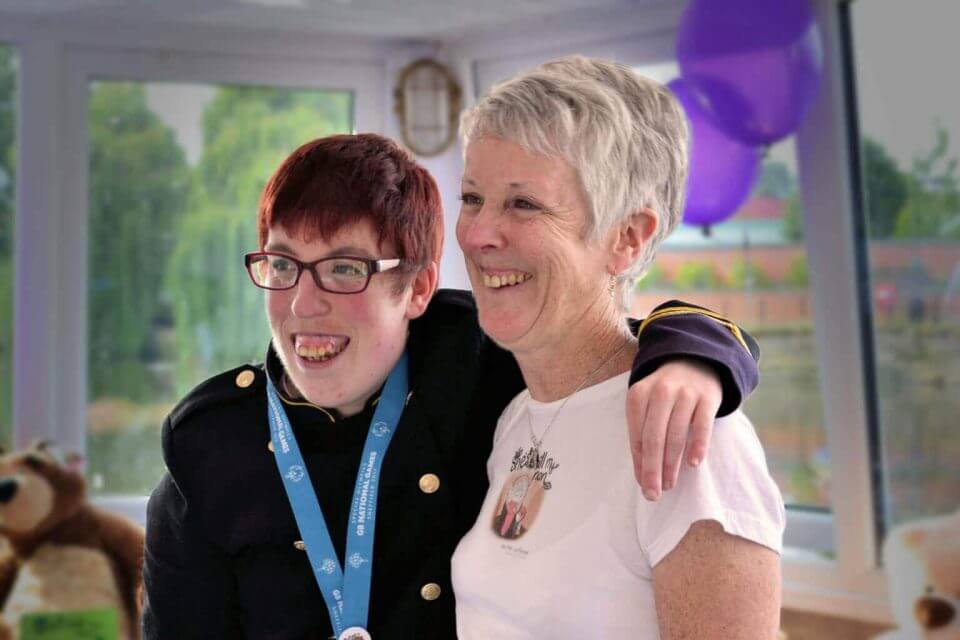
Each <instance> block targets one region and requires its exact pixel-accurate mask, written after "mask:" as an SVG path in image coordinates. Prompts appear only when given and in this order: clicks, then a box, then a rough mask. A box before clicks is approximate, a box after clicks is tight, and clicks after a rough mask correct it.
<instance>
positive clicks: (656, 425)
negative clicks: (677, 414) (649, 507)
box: [640, 385, 674, 500]
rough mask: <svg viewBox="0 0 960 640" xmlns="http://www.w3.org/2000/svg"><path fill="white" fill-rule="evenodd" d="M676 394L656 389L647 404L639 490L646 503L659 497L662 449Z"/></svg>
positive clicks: (667, 389)
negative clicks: (640, 488) (641, 488)
mask: <svg viewBox="0 0 960 640" xmlns="http://www.w3.org/2000/svg"><path fill="white" fill-rule="evenodd" d="M673 395H674V394H673V392H672V390H671V389H670V387H668V386H666V385H656V386H655V387H654V388H653V390H652V391H651V392H650V399H649V400H648V401H647V414H646V417H645V418H644V421H643V438H642V446H643V451H642V453H641V456H640V463H641V465H642V467H643V468H642V469H641V472H640V486H641V487H643V495H644V497H646V498H647V500H657V499H658V498H659V497H660V491H661V483H662V474H663V447H664V443H665V441H666V436H667V424H668V421H669V420H670V414H671V413H672V410H673Z"/></svg>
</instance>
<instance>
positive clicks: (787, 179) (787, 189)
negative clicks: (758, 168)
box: [754, 160, 797, 200]
mask: <svg viewBox="0 0 960 640" xmlns="http://www.w3.org/2000/svg"><path fill="white" fill-rule="evenodd" d="M796 192H797V179H796V177H795V176H794V175H793V173H792V172H791V171H790V168H789V167H788V166H787V165H785V164H784V163H782V162H779V161H777V160H767V161H766V162H764V163H763V172H762V173H761V174H760V180H759V182H757V186H756V188H755V189H754V194H755V195H758V196H766V197H768V198H776V199H777V200H785V199H787V198H789V197H790V196H792V195H794V194H795V193H796Z"/></svg>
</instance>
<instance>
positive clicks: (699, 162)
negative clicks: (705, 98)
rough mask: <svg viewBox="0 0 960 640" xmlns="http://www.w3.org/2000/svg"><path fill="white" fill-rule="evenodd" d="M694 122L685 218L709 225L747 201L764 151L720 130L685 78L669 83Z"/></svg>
mask: <svg viewBox="0 0 960 640" xmlns="http://www.w3.org/2000/svg"><path fill="white" fill-rule="evenodd" d="M667 88H668V89H670V90H671V91H672V92H673V94H674V95H675V96H676V97H677V99H678V100H679V101H680V104H681V105H682V106H683V110H684V111H685V112H686V114H687V121H688V122H689V123H690V163H689V167H690V169H689V174H688V177H687V200H686V205H685V206H684V209H683V221H684V222H685V223H686V224H689V225H698V226H705V227H707V226H709V225H711V224H715V223H717V222H720V221H721V220H724V219H726V218H729V217H730V216H732V215H733V214H734V213H736V211H737V209H739V208H740V206H741V205H742V204H743V203H744V202H746V200H747V198H748V197H750V192H751V191H752V190H753V183H754V182H755V181H756V179H757V174H758V172H759V168H760V154H759V153H758V150H757V149H756V148H754V147H748V146H746V145H743V144H741V143H740V142H738V141H737V140H734V139H733V138H731V137H730V136H728V135H726V134H725V133H724V132H722V131H720V130H719V129H717V128H716V127H714V126H713V124H712V123H711V122H710V120H709V119H708V118H707V117H706V115H705V114H704V113H703V110H702V109H701V108H700V104H699V95H698V94H695V93H694V92H693V91H692V90H691V88H690V86H689V84H688V83H687V82H686V81H685V80H684V79H682V78H676V79H675V80H671V81H670V82H669V83H668V84H667Z"/></svg>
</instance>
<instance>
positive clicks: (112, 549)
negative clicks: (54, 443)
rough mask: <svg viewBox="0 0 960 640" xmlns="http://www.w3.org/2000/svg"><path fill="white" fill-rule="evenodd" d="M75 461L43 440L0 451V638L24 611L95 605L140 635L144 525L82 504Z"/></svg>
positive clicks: (13, 632) (122, 629)
mask: <svg viewBox="0 0 960 640" xmlns="http://www.w3.org/2000/svg"><path fill="white" fill-rule="evenodd" d="M81 466H82V465H81V464H79V459H78V458H76V457H75V458H74V459H73V460H71V461H70V462H68V463H62V462H61V461H59V460H58V459H57V458H56V457H55V455H54V454H53V452H52V450H51V448H50V447H49V446H47V445H44V444H38V445H35V446H33V447H31V448H30V449H28V450H27V451H22V452H16V453H11V454H7V455H3V456H0V540H2V543H3V544H2V547H3V548H2V549H0V640H7V639H8V638H10V639H16V638H18V637H19V629H20V621H21V618H22V616H24V615H25V614H30V613H53V612H66V611H81V610H96V609H114V610H115V611H116V614H117V616H116V618H117V621H118V630H117V632H118V635H117V637H118V638H123V639H127V638H129V639H131V640H133V639H136V638H138V637H139V615H138V614H139V604H138V597H137V593H138V588H139V582H140V567H141V566H142V563H143V546H144V533H143V529H142V528H141V527H139V526H137V525H135V524H133V523H132V522H129V521H128V520H126V519H124V518H122V517H120V516H116V515H113V514H111V513H108V512H106V511H103V510H101V509H98V508H96V507H93V506H91V505H90V504H89V503H87V501H86V484H85V482H84V479H83V474H82V473H81Z"/></svg>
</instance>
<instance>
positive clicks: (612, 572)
mask: <svg viewBox="0 0 960 640" xmlns="http://www.w3.org/2000/svg"><path fill="white" fill-rule="evenodd" d="M461 131H462V136H463V144H464V159H465V168H464V175H463V180H462V200H463V204H462V208H461V211H460V217H459V220H458V223H457V239H458V240H459V242H460V246H461V248H462V249H463V251H464V254H465V257H466V263H467V270H468V273H469V275H470V279H471V282H472V284H473V289H474V294H475V296H476V300H477V306H478V310H479V317H480V324H481V326H482V328H483V330H484V331H485V332H486V333H487V334H488V335H489V336H491V337H492V338H493V339H494V340H495V341H496V342H497V343H499V344H500V345H501V346H503V347H504V348H506V349H509V350H510V351H511V352H513V354H514V355H515V356H516V359H517V362H518V363H519V364H520V368H521V371H522V372H523V377H524V381H525V382H526V385H527V390H525V391H524V392H522V393H521V394H520V395H518V396H517V397H516V398H515V399H514V400H513V402H511V404H510V405H509V406H508V407H507V408H506V410H505V411H504V413H503V414H502V415H501V417H500V421H499V423H498V426H497V431H496V435H495V438H494V450H493V452H492V454H491V455H490V458H489V460H488V465H487V472H488V476H489V480H490V489H489V491H488V494H487V497H486V500H485V501H484V505H483V509H482V511H481V513H480V515H479V517H478V519H477V522H476V524H475V525H474V527H473V529H472V530H471V531H470V532H469V533H468V534H467V536H466V537H465V538H464V539H463V540H462V541H461V543H460V545H459V547H458V548H457V552H456V554H455V556H454V560H453V579H454V587H455V590H456V597H457V627H458V635H459V637H460V638H461V639H463V640H471V639H475V638H476V639H479V638H498V639H501V640H509V639H512V638H516V639H519V638H551V639H558V638H601V637H602V638H661V637H662V638H687V637H694V638H724V639H732V638H751V639H752V638H770V637H773V636H774V635H775V632H776V628H777V626H778V620H779V605H780V587H779V584H780V568H779V552H780V549H781V540H782V532H783V526H784V511H783V502H782V499H781V497H780V494H779V491H778V489H777V487H776V485H775V484H774V482H773V480H772V479H771V477H770V475H769V473H768V470H767V467H766V462H765V459H764V454H763V450H762V448H761V446H760V443H759V441H758V439H757V437H756V434H755V432H754V430H753V427H752V425H751V424H750V422H749V420H748V419H747V418H746V417H745V416H744V415H743V413H742V412H739V411H737V412H735V413H733V414H731V415H729V416H727V417H725V418H721V419H718V420H717V421H716V423H715V427H714V430H713V435H712V442H711V446H710V450H709V453H708V454H707V455H706V457H705V458H704V459H703V460H702V461H700V463H699V464H698V465H697V466H696V467H694V468H686V469H684V470H683V471H681V472H680V473H679V476H678V478H677V479H676V486H675V487H673V490H672V491H670V492H669V493H667V494H664V496H663V497H662V498H661V499H660V500H659V501H657V502H650V501H646V500H644V499H643V496H641V495H640V494H639V491H640V489H639V487H638V486H637V485H636V483H635V482H634V481H633V475H632V466H631V461H630V458H629V455H626V454H625V452H626V451H627V450H628V449H627V448H626V447H625V446H624V444H625V443H626V442H627V440H626V438H627V428H626V424H625V418H624V415H623V408H622V407H623V403H624V396H625V394H626V391H627V382H628V377H629V370H630V363H631V359H632V354H633V353H634V352H635V350H636V344H637V342H636V341H637V339H638V338H637V337H635V336H634V335H632V334H631V332H630V330H629V328H628V325H627V322H626V317H625V315H624V313H625V310H626V308H627V306H628V303H629V294H630V291H631V290H632V289H633V285H634V282H635V281H636V279H637V278H638V277H640V276H641V275H642V274H643V273H644V272H645V271H646V270H647V269H648V268H649V266H650V264H651V262H652V261H653V259H654V256H655V254H656V250H657V247H658V246H659V244H660V242H661V241H662V240H663V238H664V237H666V236H667V234H669V233H670V231H671V230H673V228H674V227H676V225H677V223H678V222H679V219H680V215H681V211H682V205H683V194H684V188H685V180H686V173H687V136H688V134H687V125H686V120H685V118H684V115H683V112H682V109H681V107H680V105H679V103H678V102H677V100H676V99H675V98H674V97H673V96H672V95H671V94H670V92H669V91H668V90H667V89H665V88H664V87H663V86H661V85H660V84H658V83H656V82H653V81H651V80H649V79H646V78H644V77H642V76H640V75H638V74H637V73H635V72H634V71H632V70H631V69H629V68H628V67H625V66H623V65H619V64H614V63H610V62H605V61H601V60H593V59H588V58H583V57H568V58H563V59H560V60H555V61H552V62H548V63H546V64H543V65H541V66H539V67H537V68H535V69H533V70H532V71H530V72H527V73H524V74H521V75H519V76H517V77H515V78H513V79H511V80H509V81H507V82H505V83H503V84H500V85H498V86H496V87H494V88H493V89H492V91H491V92H490V94H489V95H487V96H485V97H484V98H482V99H481V100H480V102H479V103H478V104H477V105H476V106H475V107H473V108H472V109H470V110H469V111H468V112H466V113H465V114H464V116H463V119H462V122H461ZM718 161H722V159H718ZM676 312H677V313H683V312H685V311H684V309H683V308H680V309H677V310H676ZM731 330H732V331H734V332H735V333H736V329H735V328H734V327H731ZM643 339H644V334H643V330H642V329H641V332H640V335H639V340H643ZM744 347H745V348H746V345H744ZM697 410H698V409H697V408H696V407H695V406H693V405H692V403H691V402H684V401H683V400H681V401H680V402H679V403H678V405H677V406H676V407H675V408H674V409H673V412H674V413H673V414H672V415H671V422H672V421H673V420H674V419H676V420H677V421H678V422H680V421H683V420H686V421H687V422H689V421H690V419H691V418H693V419H695V418H696V415H695V413H696V411H697ZM668 488H670V487H668Z"/></svg>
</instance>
